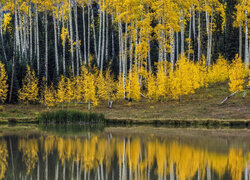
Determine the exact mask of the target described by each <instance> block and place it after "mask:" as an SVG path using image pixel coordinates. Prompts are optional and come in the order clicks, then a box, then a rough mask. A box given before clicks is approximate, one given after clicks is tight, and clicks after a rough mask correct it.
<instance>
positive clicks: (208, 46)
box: [205, 1, 211, 66]
mask: <svg viewBox="0 0 250 180" xmlns="http://www.w3.org/2000/svg"><path fill="white" fill-rule="evenodd" d="M205 4H207V2H206V1H205ZM206 28H207V66H209V64H210V57H209V56H210V50H209V48H210V31H211V30H210V20H209V15H208V12H207V11H206Z"/></svg>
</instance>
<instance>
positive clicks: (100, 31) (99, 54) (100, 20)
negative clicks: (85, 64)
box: [97, 0, 102, 68]
mask: <svg viewBox="0 0 250 180" xmlns="http://www.w3.org/2000/svg"><path fill="white" fill-rule="evenodd" d="M100 7H101V0H100ZM99 11H100V12H99V18H100V19H99V37H98V41H99V42H98V58H97V66H98V67H99V68H100V63H101V62H100V61H101V40H102V38H101V36H102V27H101V26H102V11H101V8H100V10H99Z"/></svg>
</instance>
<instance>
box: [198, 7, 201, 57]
mask: <svg viewBox="0 0 250 180" xmlns="http://www.w3.org/2000/svg"><path fill="white" fill-rule="evenodd" d="M200 58H201V11H200V2H199V18H198V62H200Z"/></svg>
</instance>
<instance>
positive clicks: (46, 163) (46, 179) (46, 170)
mask: <svg viewBox="0 0 250 180" xmlns="http://www.w3.org/2000/svg"><path fill="white" fill-rule="evenodd" d="M48 174H49V173H48V155H47V153H46V157H45V180H48Z"/></svg>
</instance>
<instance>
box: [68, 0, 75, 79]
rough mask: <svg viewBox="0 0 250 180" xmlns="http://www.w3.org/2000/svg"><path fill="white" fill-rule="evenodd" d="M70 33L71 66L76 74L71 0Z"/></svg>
mask: <svg viewBox="0 0 250 180" xmlns="http://www.w3.org/2000/svg"><path fill="white" fill-rule="evenodd" d="M69 34H70V52H71V66H72V72H73V75H74V74H75V63H74V48H73V25H72V6H71V0H69Z"/></svg>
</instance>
